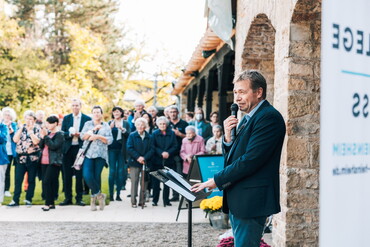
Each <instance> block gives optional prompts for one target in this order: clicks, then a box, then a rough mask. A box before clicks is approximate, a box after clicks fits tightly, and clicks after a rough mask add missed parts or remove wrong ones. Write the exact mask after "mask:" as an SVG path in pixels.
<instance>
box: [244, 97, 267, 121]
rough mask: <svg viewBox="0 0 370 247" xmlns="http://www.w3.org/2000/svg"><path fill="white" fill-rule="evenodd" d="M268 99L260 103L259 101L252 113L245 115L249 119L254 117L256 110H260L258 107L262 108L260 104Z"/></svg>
mask: <svg viewBox="0 0 370 247" xmlns="http://www.w3.org/2000/svg"><path fill="white" fill-rule="evenodd" d="M265 101H266V100H262V101H261V102H260V103H258V105H257V106H256V107H254V109H253V110H251V112H250V113H247V114H246V115H245V117H246V118H247V120H249V119H251V118H252V117H253V115H254V114H255V113H256V111H257V110H258V108H260V106H261V105H262V104H263V102H265Z"/></svg>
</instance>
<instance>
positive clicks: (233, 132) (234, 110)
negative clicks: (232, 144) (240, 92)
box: [230, 103, 239, 141]
mask: <svg viewBox="0 0 370 247" xmlns="http://www.w3.org/2000/svg"><path fill="white" fill-rule="evenodd" d="M230 110H231V115H233V116H235V117H237V113H238V110H239V106H238V105H237V104H235V103H234V104H232V105H231V107H230ZM235 136H236V127H235V128H233V129H232V130H231V141H234V140H235Z"/></svg>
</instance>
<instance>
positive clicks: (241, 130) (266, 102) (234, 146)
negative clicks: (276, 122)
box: [226, 100, 270, 162]
mask: <svg viewBox="0 0 370 247" xmlns="http://www.w3.org/2000/svg"><path fill="white" fill-rule="evenodd" d="M269 105H270V103H268V101H267V100H266V101H265V102H263V103H262V105H261V106H260V108H258V110H257V111H256V112H255V113H254V114H253V116H252V117H251V118H250V119H249V120H248V122H247V124H245V125H244V126H241V128H240V130H239V132H238V135H237V136H236V138H235V141H234V143H233V144H232V146H231V149H230V151H229V153H228V155H227V159H226V162H229V158H230V156H231V154H232V152H234V150H235V148H236V147H237V146H238V142H239V140H240V138H241V136H244V132H245V130H246V129H248V126H249V125H250V124H251V122H252V121H253V120H254V119H255V118H256V116H257V115H258V114H259V113H260V112H261V110H262V109H263V108H265V107H267V106H269Z"/></svg>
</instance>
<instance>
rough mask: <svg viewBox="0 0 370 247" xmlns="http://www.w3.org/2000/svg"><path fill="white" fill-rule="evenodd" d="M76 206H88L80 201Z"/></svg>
mask: <svg viewBox="0 0 370 247" xmlns="http://www.w3.org/2000/svg"><path fill="white" fill-rule="evenodd" d="M76 205H78V206H82V207H83V206H86V203H84V202H83V201H78V202H76Z"/></svg>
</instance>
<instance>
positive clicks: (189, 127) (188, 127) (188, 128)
mask: <svg viewBox="0 0 370 247" xmlns="http://www.w3.org/2000/svg"><path fill="white" fill-rule="evenodd" d="M188 130H190V131H192V132H194V133H197V132H196V130H195V127H194V126H193V125H188V126H187V127H186V128H185V133H186V132H187V131H188Z"/></svg>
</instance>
